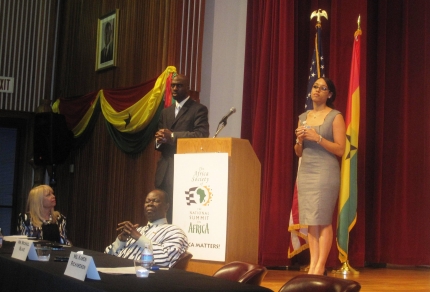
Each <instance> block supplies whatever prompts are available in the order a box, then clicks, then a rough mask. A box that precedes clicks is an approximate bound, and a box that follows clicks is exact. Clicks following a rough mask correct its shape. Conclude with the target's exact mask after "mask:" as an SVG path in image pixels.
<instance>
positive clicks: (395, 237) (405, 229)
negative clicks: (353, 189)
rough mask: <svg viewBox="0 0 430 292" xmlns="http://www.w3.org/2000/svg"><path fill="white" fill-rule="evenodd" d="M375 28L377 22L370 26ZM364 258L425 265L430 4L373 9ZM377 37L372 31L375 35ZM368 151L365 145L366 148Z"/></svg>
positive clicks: (429, 238) (429, 253) (381, 4)
mask: <svg viewBox="0 0 430 292" xmlns="http://www.w3.org/2000/svg"><path fill="white" fill-rule="evenodd" d="M376 20H377V21H378V22H376ZM374 25H375V26H376V27H375V29H376V28H377V38H376V45H377V49H376V50H373V52H370V51H369V53H372V54H374V56H373V60H374V61H375V66H376V67H377V72H376V79H375V80H372V81H371V82H373V83H374V84H373V88H374V89H375V91H374V92H375V94H374V95H372V97H370V96H369V97H368V98H375V108H376V109H375V113H374V121H375V123H374V124H373V125H372V127H374V131H375V133H374V139H373V140H372V141H371V142H370V141H369V144H370V143H371V144H372V146H373V147H374V148H373V149H372V150H373V151H374V157H372V159H369V161H368V162H367V166H368V167H369V168H373V169H372V172H373V173H371V174H369V175H368V176H367V177H369V178H370V177H371V178H373V185H374V188H373V189H372V192H371V193H369V194H368V199H367V200H370V202H369V204H366V208H367V209H366V215H367V216H366V219H367V222H366V258H367V260H368V261H372V262H383V263H393V264H400V265H429V264H430V249H429V248H428V246H429V244H430V229H429V228H428V221H429V220H428V218H429V212H430V194H429V192H430V191H429V190H430V179H429V173H430V156H429V155H428V152H427V151H428V150H429V149H430V141H429V137H430V118H429V113H430V82H429V77H430V2H429V1H426V0H417V1H400V0H395V1H390V0H384V1H382V0H380V1H378V15H377V16H375V23H374ZM375 31H376V30H375ZM369 147H370V145H369Z"/></svg>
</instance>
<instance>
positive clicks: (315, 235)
mask: <svg viewBox="0 0 430 292" xmlns="http://www.w3.org/2000/svg"><path fill="white" fill-rule="evenodd" d="M319 237H320V234H319V226H317V225H309V226H308V242H309V252H310V254H311V262H310V264H309V271H308V274H315V267H316V265H317V263H318V258H319V250H320V248H319V242H318V241H319Z"/></svg>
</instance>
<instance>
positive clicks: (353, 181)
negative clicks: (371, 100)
mask: <svg viewBox="0 0 430 292" xmlns="http://www.w3.org/2000/svg"><path fill="white" fill-rule="evenodd" d="M360 37H361V30H360V29H358V30H357V31H356V32H355V34H354V45H353V51H352V61H351V74H350V78H349V91H348V104H347V108H346V115H345V125H346V138H347V139H346V149H345V153H344V155H343V157H342V168H341V183H340V194H339V213H338V218H337V248H338V250H339V260H340V261H341V263H345V262H346V261H347V260H348V243H349V232H350V231H351V229H352V228H353V227H354V225H355V222H356V220H357V164H358V158H357V150H358V130H359V125H360V82H359V81H360V78H359V77H360Z"/></svg>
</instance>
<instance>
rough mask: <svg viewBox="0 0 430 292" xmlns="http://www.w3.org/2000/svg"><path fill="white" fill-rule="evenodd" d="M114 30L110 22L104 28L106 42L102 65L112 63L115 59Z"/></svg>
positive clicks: (101, 57) (102, 53)
mask: <svg viewBox="0 0 430 292" xmlns="http://www.w3.org/2000/svg"><path fill="white" fill-rule="evenodd" d="M112 34H113V29H112V25H111V23H110V22H107V23H106V24H105V27H104V42H105V45H104V47H103V49H102V51H101V52H100V63H101V64H102V63H105V62H108V61H112V58H113V38H112Z"/></svg>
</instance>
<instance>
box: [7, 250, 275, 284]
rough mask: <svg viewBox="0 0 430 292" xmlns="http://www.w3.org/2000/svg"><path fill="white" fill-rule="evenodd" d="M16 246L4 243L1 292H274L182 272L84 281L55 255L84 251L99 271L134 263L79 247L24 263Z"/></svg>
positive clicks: (174, 271)
mask: <svg viewBox="0 0 430 292" xmlns="http://www.w3.org/2000/svg"><path fill="white" fill-rule="evenodd" d="M14 245H15V243H14V242H3V247H2V248H0V290H1V291H44V292H46V291H73V292H76V291H79V292H80V291H131V292H133V291H262V292H265V291H272V290H270V289H267V288H264V287H260V286H256V285H249V284H242V283H237V282H233V281H229V280H225V279H219V278H215V277H211V276H207V275H203V274H198V273H193V272H188V271H184V270H178V269H169V270H164V269H160V270H157V271H154V273H150V274H149V276H148V278H138V277H136V276H135V275H130V274H128V275H127V274H126V275H114V274H106V273H102V272H99V275H100V278H101V280H91V279H88V278H86V279H85V281H80V280H78V279H75V278H73V277H69V276H66V275H64V271H65V270H66V266H67V262H56V261H54V258H55V256H69V255H70V252H72V251H74V252H77V251H83V253H84V254H85V255H89V256H91V257H92V258H93V260H94V263H95V265H96V267H97V268H102V267H103V268H115V267H130V266H133V261H132V260H129V259H123V258H118V257H115V256H112V255H107V254H104V253H102V252H97V251H92V250H87V249H82V248H79V247H65V248H64V250H53V251H52V252H51V256H50V260H49V261H47V262H41V261H32V260H29V259H28V258H27V260H26V261H21V260H17V259H15V258H12V257H11V256H12V252H13V248H14Z"/></svg>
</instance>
